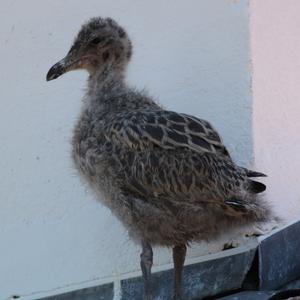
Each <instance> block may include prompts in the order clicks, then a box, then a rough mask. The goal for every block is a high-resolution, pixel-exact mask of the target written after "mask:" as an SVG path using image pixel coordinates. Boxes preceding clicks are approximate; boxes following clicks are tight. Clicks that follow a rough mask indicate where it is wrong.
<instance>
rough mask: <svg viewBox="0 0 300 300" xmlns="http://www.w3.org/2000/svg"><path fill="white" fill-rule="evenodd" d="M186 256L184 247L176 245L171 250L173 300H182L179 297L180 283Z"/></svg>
mask: <svg viewBox="0 0 300 300" xmlns="http://www.w3.org/2000/svg"><path fill="white" fill-rule="evenodd" d="M185 255H186V245H177V246H175V247H174V248H173V261H174V296H173V300H182V299H183V298H182V296H181V281H182V270H183V265H184V260H185Z"/></svg>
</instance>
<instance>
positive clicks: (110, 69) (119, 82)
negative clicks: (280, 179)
mask: <svg viewBox="0 0 300 300" xmlns="http://www.w3.org/2000/svg"><path fill="white" fill-rule="evenodd" d="M95 32H96V33H95ZM91 36H93V39H95V36H96V38H98V39H100V42H103V45H106V46H105V47H102V48H101V47H99V48H100V49H102V52H101V53H100V54H99V57H101V59H99V61H100V62H101V64H100V63H99V61H96V62H95V64H94V65H95V69H94V70H92V71H90V77H89V80H88V89H87V93H86V96H85V98H84V105H83V108H82V112H81V115H80V117H79V119H78V121H77V124H76V127H75V130H74V136H73V140H72V145H73V153H72V156H73V160H74V163H75V166H76V168H77V169H78V171H79V173H80V175H81V177H82V178H83V180H84V182H87V183H88V184H89V185H90V187H91V188H92V189H93V190H94V192H95V193H96V196H97V197H98V199H99V200H100V201H101V202H102V203H104V204H105V205H106V206H107V207H109V208H110V209H111V211H112V212H113V213H114V214H115V215H116V216H117V217H118V218H119V219H120V220H121V222H122V223H123V224H124V225H125V226H126V228H127V229H128V232H129V234H130V236H131V237H132V238H134V239H135V240H137V241H140V240H141V239H145V240H147V241H148V242H149V243H151V244H153V245H155V244H156V245H166V246H173V245H177V244H187V243H189V242H191V241H194V240H196V241H199V240H209V239H212V238H215V237H216V236H217V235H218V234H220V233H222V232H224V231H226V230H229V229H230V228H232V227H236V226H242V225H243V224H248V223H251V222H260V221H266V220H267V219H268V217H269V215H270V211H269V208H268V206H267V205H266V203H265V202H264V200H263V199H261V198H260V197H258V196H257V193H259V192H262V191H263V190H264V185H263V184H260V183H258V182H256V181H252V179H251V178H250V177H249V176H253V177H255V176H260V175H263V174H260V173H256V172H253V171H249V170H247V169H245V168H242V167H239V166H237V165H236V164H235V163H234V162H233V160H232V159H231V157H230V155H229V153H228V151H227V149H226V148H225V146H224V144H223V142H222V140H221V138H220V136H219V135H218V133H217V132H216V130H215V129H214V128H213V127H212V126H211V125H210V124H209V122H207V121H205V120H201V119H198V118H197V117H194V116H190V115H186V114H180V113H176V112H172V111H167V110H164V109H163V108H162V107H161V106H160V105H159V104H157V102H156V101H154V100H153V99H152V98H151V97H149V96H148V95H147V94H146V93H145V92H140V91H137V90H135V89H132V88H130V87H129V86H128V85H127V84H126V82H125V79H124V78H125V70H126V66H127V63H128V61H129V59H130V57H131V51H132V50H131V42H130V40H129V38H128V35H127V33H126V32H125V30H124V29H122V28H121V27H119V26H118V25H117V23H116V22H114V21H112V20H111V19H101V18H98V19H93V20H92V21H90V22H89V23H86V24H85V25H84V26H83V27H82V29H81V31H80V33H79V34H78V36H77V38H76V40H75V42H74V45H73V50H72V51H74V49H76V47H77V48H78V47H79V48H80V47H81V48H82V47H83V46H82V45H83V44H84V47H85V48H84V49H86V47H89V43H88V42H87V41H90V40H91ZM108 40H110V42H109V43H108V45H109V46H107V41H108ZM85 43H87V44H86V45H85ZM90 47H92V46H90ZM71 49H72V48H71ZM99 51H100V50H99ZM75 52H76V51H75ZM104 53H106V55H104ZM74 55H75V54H74ZM100 65H101V66H100Z"/></svg>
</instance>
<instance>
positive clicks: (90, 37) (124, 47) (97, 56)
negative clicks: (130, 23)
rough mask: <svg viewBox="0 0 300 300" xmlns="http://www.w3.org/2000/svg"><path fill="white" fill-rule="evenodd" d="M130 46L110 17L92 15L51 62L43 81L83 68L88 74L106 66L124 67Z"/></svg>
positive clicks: (122, 30) (122, 32)
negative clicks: (58, 59) (70, 42)
mask: <svg viewBox="0 0 300 300" xmlns="http://www.w3.org/2000/svg"><path fill="white" fill-rule="evenodd" d="M131 53H132V46H131V42H130V39H129V37H128V35H127V33H126V31H125V30H124V29H123V28H122V27H121V26H119V25H118V23H117V22H116V21H114V20H113V19H111V18H100V17H99V18H92V19H91V20H89V21H88V22H87V23H85V24H84V25H83V26H82V27H81V29H80V31H79V33H78V34H77V36H76V38H75V40H74V42H73V44H72V46H71V48H70V50H69V52H68V54H67V55H66V56H65V57H64V58H63V59H61V60H60V61H59V62H57V63H56V64H55V65H53V66H52V67H51V68H50V70H49V72H48V74H47V81H49V80H53V79H56V78H58V77H59V76H61V75H62V74H64V73H66V72H68V71H71V70H78V69H85V70H87V71H88V72H89V74H90V75H91V76H93V75H94V74H96V73H97V72H101V71H104V70H105V69H107V67H109V68H115V69H117V70H119V71H120V72H122V71H124V69H125V68H126V65H127V63H128V62H129V60H130V58H131Z"/></svg>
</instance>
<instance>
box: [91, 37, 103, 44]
mask: <svg viewBox="0 0 300 300" xmlns="http://www.w3.org/2000/svg"><path fill="white" fill-rule="evenodd" d="M103 41H104V38H100V37H96V38H94V39H93V40H91V44H93V45H97V44H99V43H100V42H103Z"/></svg>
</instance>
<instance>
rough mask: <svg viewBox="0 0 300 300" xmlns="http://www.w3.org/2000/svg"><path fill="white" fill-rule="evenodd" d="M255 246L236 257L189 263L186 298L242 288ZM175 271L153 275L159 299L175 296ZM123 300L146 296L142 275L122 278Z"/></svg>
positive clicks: (185, 289) (185, 287)
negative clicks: (173, 290) (144, 294)
mask: <svg viewBox="0 0 300 300" xmlns="http://www.w3.org/2000/svg"><path fill="white" fill-rule="evenodd" d="M254 254H255V249H251V250H248V251H245V252H243V253H238V254H235V255H232V256H227V257H221V258H218V259H214V260H209V261H204V262H201V263H197V264H193V265H188V266H186V267H185V268H184V276H183V287H184V299H185V300H192V299H199V298H202V297H207V296H213V295H216V294H219V293H221V292H224V291H230V290H234V289H237V288H240V287H241V285H242V282H243V280H244V278H245V275H246V273H247V272H248V270H249V268H250V266H251V263H252V260H253V258H254ZM172 286H173V271H172V270H168V271H163V272H158V273H154V274H153V292H154V296H155V299H157V300H158V299H159V300H167V299H171V295H172ZM121 289H122V300H133V299H142V295H143V284H142V278H141V277H139V278H131V279H125V280H122V281H121Z"/></svg>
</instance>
